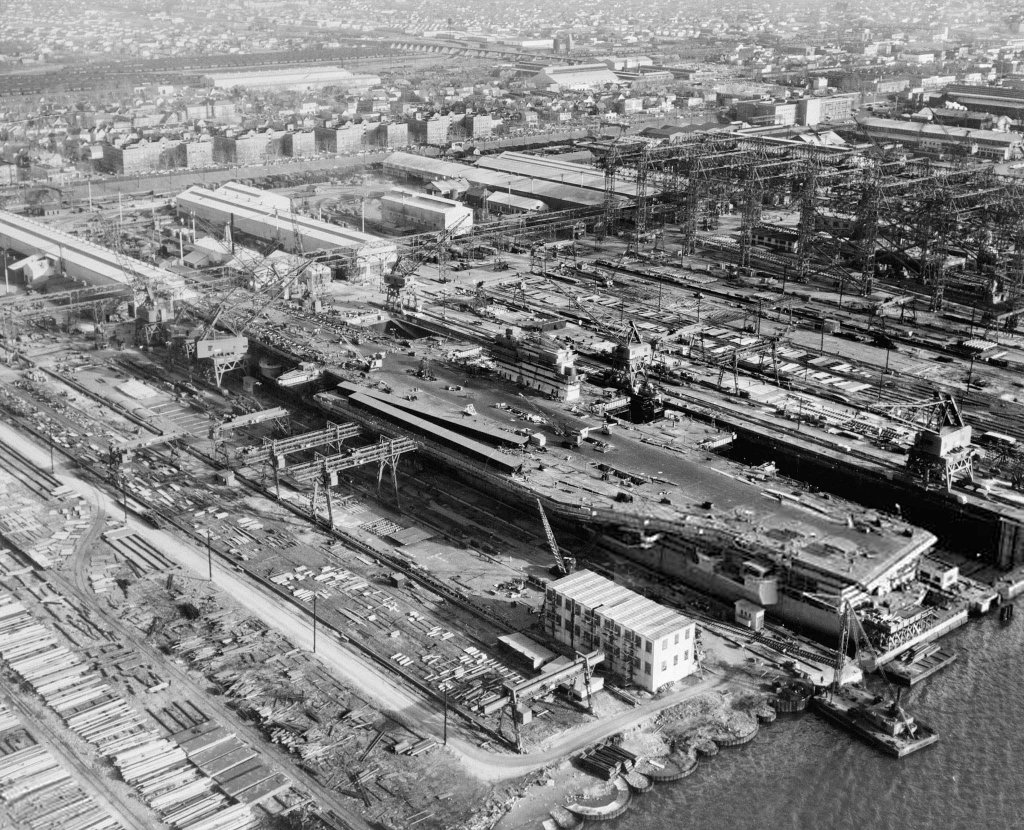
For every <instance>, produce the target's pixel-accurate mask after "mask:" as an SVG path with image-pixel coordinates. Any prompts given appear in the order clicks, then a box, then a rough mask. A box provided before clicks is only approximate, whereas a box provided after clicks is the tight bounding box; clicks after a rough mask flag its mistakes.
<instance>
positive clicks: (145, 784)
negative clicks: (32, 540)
mask: <svg viewBox="0 0 1024 830" xmlns="http://www.w3.org/2000/svg"><path fill="white" fill-rule="evenodd" d="M0 658H2V659H3V660H4V661H5V662H6V663H7V665H8V666H9V667H10V669H12V670H13V671H14V672H15V673H16V674H17V675H18V676H19V677H20V678H21V679H22V680H23V681H24V682H25V683H26V684H28V685H29V686H30V687H31V688H32V689H33V690H34V691H35V692H36V693H37V694H38V695H39V696H40V697H41V698H42V699H43V700H44V701H45V702H46V704H47V706H49V707H50V708H51V709H52V710H53V711H54V712H56V713H57V714H58V715H59V716H60V717H61V718H62V720H63V721H64V723H65V724H66V725H67V726H68V728H69V729H71V730H72V731H73V732H75V733H76V734H77V735H79V736H80V737H81V738H83V739H84V740H86V741H87V742H88V743H90V744H91V745H92V746H94V747H96V749H97V750H99V752H100V753H101V754H102V755H104V756H106V757H107V758H109V759H110V760H111V761H112V762H113V764H114V766H115V767H116V768H117V769H118V771H119V772H120V773H121V777H122V778H123V779H124V780H125V781H126V782H127V783H129V784H131V785H132V786H133V787H134V788H135V789H136V791H137V792H139V794H140V795H141V796H142V798H143V800H144V801H145V803H146V804H148V805H149V806H150V808H151V809H153V811H154V812H155V813H156V814H157V815H158V816H160V818H161V820H162V822H163V823H164V824H167V825H169V826H171V827H174V828H178V829H179V830H243V828H248V827H249V826H250V825H251V824H252V821H253V817H252V811H251V808H250V806H249V804H248V803H244V802H243V803H238V804H233V803H231V801H230V800H229V798H228V796H226V795H225V794H224V793H223V792H221V791H220V789H219V788H218V787H217V786H216V782H215V781H214V780H213V779H212V778H210V777H209V776H207V775H205V774H203V773H202V772H201V771H200V770H199V768H198V767H197V766H196V765H195V764H193V763H191V762H190V760H189V758H188V756H187V754H186V752H185V751H184V750H183V749H182V748H181V747H180V746H178V745H177V744H176V743H174V742H172V741H168V740H166V739H164V738H161V737H160V736H159V734H158V733H157V732H156V731H155V730H154V729H153V728H152V727H151V726H150V722H149V720H148V719H147V717H146V716H145V715H144V714H143V713H142V712H140V711H138V710H137V709H135V707H134V706H133V705H132V704H130V703H129V702H128V701H127V700H125V699H124V698H123V697H122V696H121V693H120V692H119V691H118V690H117V689H115V688H114V687H112V686H110V685H109V684H108V683H106V682H105V680H104V679H103V677H102V675H101V674H100V673H99V672H97V671H95V670H93V669H92V668H91V666H90V665H89V664H88V663H86V662H85V661H84V660H83V659H82V658H81V657H80V656H79V655H78V654H76V653H74V652H72V651H70V650H69V649H67V648H66V647H64V646H63V645H61V644H60V643H59V642H58V640H57V639H56V637H55V636H54V635H53V633H52V632H51V631H49V630H48V629H47V628H45V627H44V626H42V625H40V624H39V623H38V622H37V621H36V620H35V619H34V618H33V617H32V615H31V614H30V613H29V611H28V609H26V608H25V606H24V605H23V604H22V603H21V602H20V601H18V600H17V599H16V598H15V597H14V596H13V595H12V594H10V593H0Z"/></svg>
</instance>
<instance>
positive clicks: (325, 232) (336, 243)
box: [177, 186, 395, 255]
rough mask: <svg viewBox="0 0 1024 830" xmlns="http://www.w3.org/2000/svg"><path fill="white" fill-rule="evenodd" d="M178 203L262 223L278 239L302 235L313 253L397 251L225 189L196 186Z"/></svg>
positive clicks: (182, 207)
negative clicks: (346, 250) (364, 249)
mask: <svg viewBox="0 0 1024 830" xmlns="http://www.w3.org/2000/svg"><path fill="white" fill-rule="evenodd" d="M257 192H259V191H257ZM268 195H270V196H273V194H268ZM177 201H178V209H179V210H184V211H188V210H197V209H198V210H205V211H207V212H214V213H218V214H220V215H222V216H223V218H224V219H225V220H226V219H227V218H228V217H234V218H235V219H236V220H238V219H248V220H251V221H254V222H259V223H260V224H261V225H263V226H265V227H266V229H267V232H268V234H270V235H272V236H273V238H275V239H279V238H286V237H291V236H292V235H294V234H301V236H302V239H303V245H304V247H306V248H308V249H309V250H310V251H312V250H315V249H322V250H325V251H331V250H336V249H338V248H364V247H373V248H379V249H381V255H386V254H387V251H388V250H390V251H391V252H392V253H393V252H394V250H395V245H394V243H393V242H389V241H388V240H385V239H381V238H380V237H376V236H373V235H371V234H368V233H361V232H360V231H357V230H352V229H351V228H343V227H341V226H339V225H333V224H331V223H330V222H321V221H319V220H317V219H311V218H310V217H308V216H302V215H300V214H298V213H291V212H290V211H283V210H280V209H279V208H278V207H277V206H276V205H273V204H270V205H268V204H264V203H261V202H259V201H256V200H254V199H252V198H250V197H248V196H245V195H240V194H239V193H237V192H235V191H233V190H232V189H228V188H225V187H221V188H218V189H217V190H207V189H206V188H202V187H197V186H193V187H190V188H189V189H188V190H186V191H184V192H183V193H181V194H179V195H178V198H177ZM385 249H386V250H385Z"/></svg>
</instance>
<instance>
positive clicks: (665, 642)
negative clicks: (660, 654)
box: [661, 637, 668, 651]
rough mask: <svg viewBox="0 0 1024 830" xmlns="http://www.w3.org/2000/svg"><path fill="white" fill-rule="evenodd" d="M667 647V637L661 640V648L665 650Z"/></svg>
mask: <svg viewBox="0 0 1024 830" xmlns="http://www.w3.org/2000/svg"><path fill="white" fill-rule="evenodd" d="M667 648H668V637H666V638H665V639H664V640H662V641H661V650H662V651H665V650H666V649H667Z"/></svg>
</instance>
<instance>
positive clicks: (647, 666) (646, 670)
mask: <svg viewBox="0 0 1024 830" xmlns="http://www.w3.org/2000/svg"><path fill="white" fill-rule="evenodd" d="M650 673H651V664H650V663H648V662H647V661H646V660H645V661H644V674H650Z"/></svg>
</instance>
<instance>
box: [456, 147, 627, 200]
mask: <svg viewBox="0 0 1024 830" xmlns="http://www.w3.org/2000/svg"><path fill="white" fill-rule="evenodd" d="M476 166H477V168H480V169H484V170H494V171H496V172H501V173H508V174H510V175H513V176H517V177H526V178H530V179H535V180H540V181H548V182H551V183H553V184H558V185H572V186H573V187H580V188H584V189H586V190H593V191H596V192H600V193H602V194H603V193H604V191H605V176H604V171H602V170H598V169H597V168H596V167H592V166H591V165H589V164H578V163H577V162H572V161H563V160H562V159H559V158H555V157H553V156H532V155H530V154H529V153H516V152H511V151H507V152H504V153H500V154H499V155H496V156H483V157H482V158H480V159H479V160H478V161H477V163H476ZM615 192H616V193H618V194H619V195H620V196H625V197H627V198H628V197H631V196H633V195H634V194H635V193H636V184H635V183H634V182H617V183H616V185H615Z"/></svg>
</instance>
